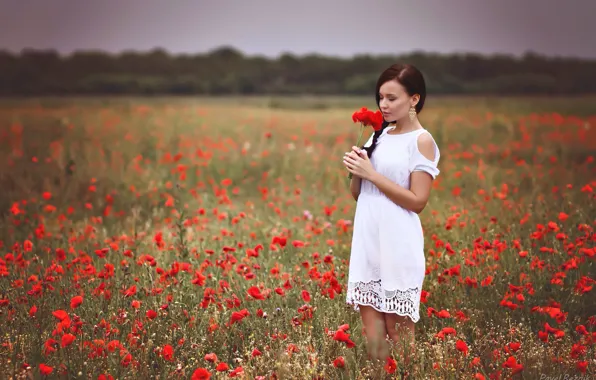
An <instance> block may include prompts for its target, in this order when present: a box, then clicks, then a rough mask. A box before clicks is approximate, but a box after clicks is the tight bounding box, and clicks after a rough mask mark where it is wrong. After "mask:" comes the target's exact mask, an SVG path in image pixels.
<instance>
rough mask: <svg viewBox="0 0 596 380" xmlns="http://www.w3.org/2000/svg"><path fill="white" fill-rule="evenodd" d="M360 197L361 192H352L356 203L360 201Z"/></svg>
mask: <svg viewBox="0 0 596 380" xmlns="http://www.w3.org/2000/svg"><path fill="white" fill-rule="evenodd" d="M359 196H360V192H359V191H353V192H352V198H354V200H355V201H358V197H359Z"/></svg>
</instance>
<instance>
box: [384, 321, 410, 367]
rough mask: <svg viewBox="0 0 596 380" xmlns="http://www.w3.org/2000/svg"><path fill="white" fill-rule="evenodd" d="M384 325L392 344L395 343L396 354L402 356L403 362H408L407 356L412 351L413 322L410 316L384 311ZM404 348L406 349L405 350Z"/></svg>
mask: <svg viewBox="0 0 596 380" xmlns="http://www.w3.org/2000/svg"><path fill="white" fill-rule="evenodd" d="M385 325H386V326H387V333H388V334H389V339H390V340H391V341H392V342H391V343H392V345H395V347H396V349H397V353H398V356H402V357H403V358H404V363H405V364H407V363H409V357H410V355H412V354H413V353H414V347H415V345H414V343H415V339H414V338H415V336H414V327H415V325H414V322H413V321H412V320H411V319H410V317H404V316H401V315H397V314H392V313H386V314H385ZM406 348H407V349H408V350H406Z"/></svg>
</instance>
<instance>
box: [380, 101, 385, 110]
mask: <svg viewBox="0 0 596 380" xmlns="http://www.w3.org/2000/svg"><path fill="white" fill-rule="evenodd" d="M386 104H387V102H385V99H381V101H380V102H379V108H381V110H383V109H386V108H387V106H386Z"/></svg>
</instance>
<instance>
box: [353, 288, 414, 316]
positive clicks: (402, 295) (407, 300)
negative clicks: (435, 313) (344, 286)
mask: <svg viewBox="0 0 596 380" xmlns="http://www.w3.org/2000/svg"><path fill="white" fill-rule="evenodd" d="M420 296H421V289H420V288H418V287H414V288H409V289H406V290H400V289H396V290H386V289H383V288H382V287H381V280H380V279H379V280H371V281H368V282H363V281H357V282H349V283H348V292H347V297H346V303H347V304H349V305H353V306H354V310H356V311H358V310H359V309H360V308H359V305H362V306H370V307H372V308H374V309H375V310H377V311H380V312H383V313H395V314H398V315H401V316H408V317H410V319H411V320H412V321H413V322H414V323H416V322H418V321H419V320H420Z"/></svg>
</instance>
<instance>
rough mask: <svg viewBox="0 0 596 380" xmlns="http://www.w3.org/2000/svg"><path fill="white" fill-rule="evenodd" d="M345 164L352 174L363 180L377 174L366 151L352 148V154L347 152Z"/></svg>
mask: <svg viewBox="0 0 596 380" xmlns="http://www.w3.org/2000/svg"><path fill="white" fill-rule="evenodd" d="M343 163H344V165H345V166H346V168H347V169H348V171H349V172H350V173H352V174H353V175H355V176H358V177H360V178H363V179H367V180H368V179H370V178H371V177H372V176H373V174H374V173H375V169H374V168H373V165H372V162H370V159H369V158H368V155H367V154H366V151H365V150H364V149H360V148H358V147H356V146H353V147H352V151H351V152H346V154H345V155H344V161H343Z"/></svg>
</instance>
